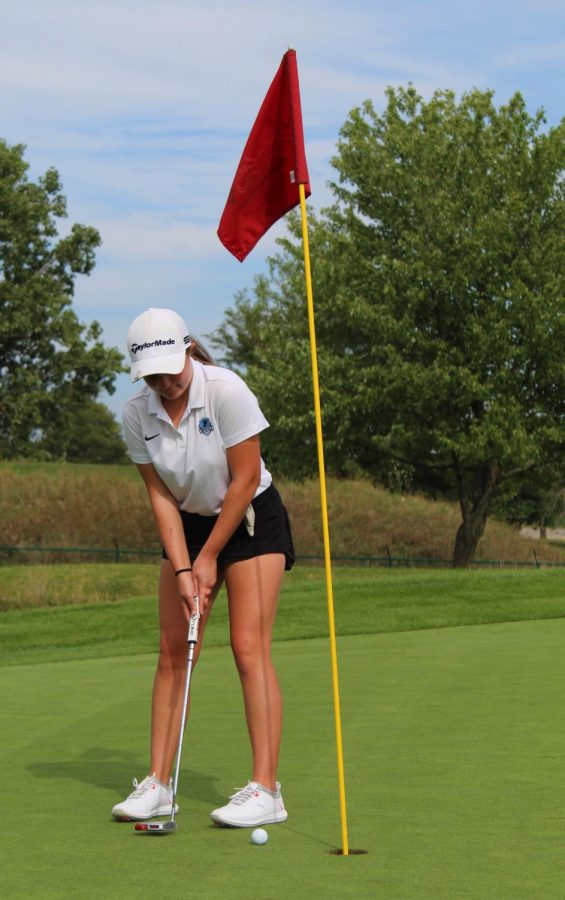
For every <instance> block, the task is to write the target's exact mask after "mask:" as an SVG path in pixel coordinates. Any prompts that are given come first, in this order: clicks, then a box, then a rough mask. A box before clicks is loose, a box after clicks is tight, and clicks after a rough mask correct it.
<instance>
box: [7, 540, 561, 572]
mask: <svg viewBox="0 0 565 900" xmlns="http://www.w3.org/2000/svg"><path fill="white" fill-rule="evenodd" d="M160 554H161V549H160V547H155V548H154V549H150V550H140V549H133V548H126V547H120V546H119V545H118V544H117V543H115V544H114V546H113V547H43V546H39V547H16V546H10V545H7V544H0V563H4V564H9V563H16V564H17V563H23V562H32V563H33V562H36V563H43V564H45V563H56V562H59V563H60V562H100V561H105V562H115V563H119V562H144V561H149V560H150V559H157V558H158V557H159V556H160ZM296 559H297V561H298V562H304V563H310V564H312V565H318V564H322V563H323V562H324V556H323V555H322V554H316V553H312V554H303V555H302V554H299V555H297V557H296ZM331 559H332V563H333V564H336V565H350V566H351V565H355V566H369V567H370V566H381V567H385V568H389V569H395V568H425V567H428V568H435V569H440V568H451V567H452V561H451V560H450V559H439V558H432V557H427V556H393V555H392V554H390V553H387V555H386V556H343V555H340V554H337V555H335V556H334V555H332V558H331ZM471 565H472V568H491V569H499V568H512V569H519V568H524V567H525V568H532V567H534V568H536V569H541V568H544V569H545V568H560V567H562V568H563V567H565V561H564V562H551V561H546V560H541V559H538V556H537V554H536V551H535V550H533V554H532V559H530V560H511V559H475V560H474V561H473V563H472V564H471Z"/></svg>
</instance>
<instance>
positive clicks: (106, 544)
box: [0, 463, 565, 564]
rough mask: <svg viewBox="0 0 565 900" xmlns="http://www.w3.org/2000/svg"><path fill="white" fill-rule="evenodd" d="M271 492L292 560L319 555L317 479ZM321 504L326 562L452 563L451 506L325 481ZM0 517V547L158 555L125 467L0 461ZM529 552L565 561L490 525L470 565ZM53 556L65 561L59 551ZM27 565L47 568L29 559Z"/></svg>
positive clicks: (558, 552)
mask: <svg viewBox="0 0 565 900" xmlns="http://www.w3.org/2000/svg"><path fill="white" fill-rule="evenodd" d="M279 488H280V490H281V493H282V495H283V497H284V500H285V502H286V504H287V506H288V509H289V512H290V516H291V519H292V523H293V531H294V537H295V544H296V549H297V553H298V554H299V555H300V556H309V555H319V554H321V553H322V535H321V525H320V522H321V516H320V497H319V486H318V483H317V481H309V482H305V483H304V484H292V483H285V482H281V483H279ZM328 502H329V515H330V531H331V544H332V553H333V555H334V556H355V557H362V556H381V557H386V556H389V555H390V556H392V557H415V558H419V559H423V560H433V559H444V560H449V559H450V558H451V555H452V550H453V543H454V540H455V533H456V531H457V527H458V525H459V521H460V515H459V509H458V507H457V506H456V505H455V504H452V503H446V502H442V501H430V500H427V499H424V498H422V497H418V496H411V495H410V496H408V495H406V496H404V495H398V494H391V493H389V492H388V491H386V490H384V489H382V488H378V487H375V486H373V485H371V484H370V483H369V482H366V481H337V480H332V479H330V481H329V483H328ZM0 513H1V515H0V545H3V546H24V547H25V546H27V547H38V546H43V547H59V548H61V547H74V548H78V547H91V548H107V549H108V550H109V551H112V552H113V551H114V549H115V548H116V547H121V548H127V549H132V548H137V549H143V550H153V551H155V552H157V551H158V547H159V542H158V537H157V533H156V529H155V526H154V524H153V519H152V516H151V513H150V511H149V504H148V500H147V497H146V494H145V488H144V487H143V484H142V482H141V479H140V478H139V476H138V475H137V472H136V471H135V469H134V467H133V466H94V465H69V464H55V463H51V464H34V463H2V464H0ZM534 549H535V553H536V554H537V558H538V560H540V561H546V562H564V561H565V548H561V547H559V546H552V545H550V544H548V543H547V542H542V541H533V540H531V539H528V538H524V537H522V536H520V534H519V533H518V532H517V531H516V530H515V529H513V528H511V527H509V526H508V525H505V524H504V523H501V522H497V521H496V520H493V519H491V521H490V522H489V524H488V526H487V529H486V533H485V535H484V537H483V539H482V540H481V542H480V544H479V548H478V553H477V559H478V560H481V559H482V560H487V559H488V560H510V561H522V562H528V563H531V564H534V563H535V558H534ZM4 556H5V554H4ZM18 558H19V557H18ZM53 558H55V559H61V558H64V557H63V556H62V554H61V553H58V554H57V555H55V556H54V557H53ZM78 558H80V557H78ZM67 559H69V560H73V559H77V556H76V554H74V555H73V554H70V555H68V556H67ZM29 560H30V561H42V562H44V561H46V560H45V557H42V556H39V557H38V556H37V555H33V554H30V555H29Z"/></svg>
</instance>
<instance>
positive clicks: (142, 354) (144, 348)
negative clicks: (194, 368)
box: [128, 308, 191, 381]
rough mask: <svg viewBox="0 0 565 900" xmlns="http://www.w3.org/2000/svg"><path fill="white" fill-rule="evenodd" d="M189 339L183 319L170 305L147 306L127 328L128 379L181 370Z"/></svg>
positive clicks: (175, 372)
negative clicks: (162, 307)
mask: <svg viewBox="0 0 565 900" xmlns="http://www.w3.org/2000/svg"><path fill="white" fill-rule="evenodd" d="M190 343H191V339H190V334H189V331H188V327H187V324H186V322H185V321H184V319H182V318H181V316H179V314H178V313H176V312H174V310H172V309H153V308H151V309H148V310H146V311H145V312H144V313H142V314H141V315H140V316H138V317H137V319H134V321H133V322H132V323H131V325H130V328H129V331H128V351H129V356H130V362H131V363H132V367H131V380H132V381H138V380H139V379H140V378H145V377H146V376H148V375H158V374H163V375H169V374H170V375H176V374H178V373H180V372H182V370H183V368H184V364H185V361H186V350H187V347H189V346H190Z"/></svg>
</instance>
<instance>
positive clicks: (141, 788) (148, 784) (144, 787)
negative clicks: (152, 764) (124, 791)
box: [130, 775, 153, 798]
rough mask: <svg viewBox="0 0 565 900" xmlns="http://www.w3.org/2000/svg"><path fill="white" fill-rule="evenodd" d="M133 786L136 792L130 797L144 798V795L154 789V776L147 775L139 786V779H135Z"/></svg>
mask: <svg viewBox="0 0 565 900" xmlns="http://www.w3.org/2000/svg"><path fill="white" fill-rule="evenodd" d="M133 786H134V788H135V791H132V792H131V794H130V797H131V798H133V797H143V795H144V794H146V793H147V791H149V790H151V788H152V787H153V776H152V775H146V776H145V778H144V779H143V781H141V782H140V783H139V784H138V783H137V778H134V779H133Z"/></svg>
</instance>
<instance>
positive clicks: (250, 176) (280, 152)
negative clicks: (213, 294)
mask: <svg viewBox="0 0 565 900" xmlns="http://www.w3.org/2000/svg"><path fill="white" fill-rule="evenodd" d="M299 184H303V185H304V186H305V188H304V189H305V193H306V196H307V197H309V196H310V193H311V192H310V182H309V178H308V167H307V165H306V153H305V151H304V132H303V130H302V111H301V109H300V87H299V84H298V67H297V65H296V52H295V51H294V50H288V51H287V52H286V53H285V55H284V56H283V58H282V62H281V64H280V66H279V70H278V72H277V74H276V75H275V77H274V79H273V83H272V84H271V86H270V88H269V90H268V92H267V96H266V97H265V99H264V100H263V104H262V106H261V109H260V110H259V115H258V116H257V118H256V120H255V124H254V125H253V128H252V129H251V134H250V135H249V137H248V139H247V143H246V145H245V148H244V150H243V155H242V157H241V160H240V163H239V166H238V167H237V172H236V173H235V178H234V180H233V184H232V186H231V190H230V193H229V197H228V200H227V203H226V207H225V209H224V212H223V214H222V218H221V220H220V225H219V228H218V237H219V238H220V240H221V242H222V244H223V245H224V247H226V249H227V250H229V251H230V253H233V255H234V256H235V257H236V258H237V259H239V261H240V262H243V260H244V259H245V257H246V256H247V254H248V253H249V252H250V250H252V249H253V247H254V246H255V244H256V243H257V241H258V240H259V239H260V238H261V237H263V235H264V234H265V232H266V231H268V230H269V228H270V227H271V225H274V223H275V222H276V221H277V219H280V217H281V216H284V214H285V213H287V212H289V210H291V209H294V207H295V206H298V204H299V203H300V197H299V192H298V185H299Z"/></svg>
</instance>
